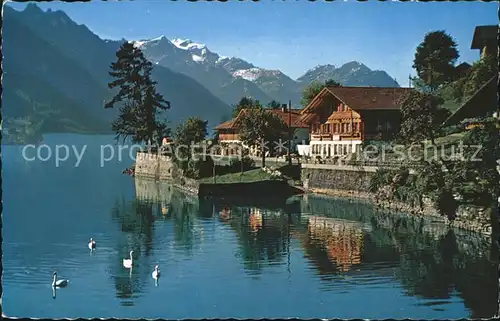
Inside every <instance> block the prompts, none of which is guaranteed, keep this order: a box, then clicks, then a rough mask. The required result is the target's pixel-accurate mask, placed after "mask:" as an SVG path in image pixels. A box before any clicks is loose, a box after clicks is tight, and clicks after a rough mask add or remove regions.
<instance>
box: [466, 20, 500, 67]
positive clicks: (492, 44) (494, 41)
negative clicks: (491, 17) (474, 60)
mask: <svg viewBox="0 0 500 321" xmlns="http://www.w3.org/2000/svg"><path fill="white" fill-rule="evenodd" d="M471 49H479V50H480V57H481V59H482V58H484V57H485V56H487V55H492V56H494V57H496V56H497V52H498V26H495V25H491V26H477V27H476V28H475V29H474V36H473V38H472V44H471Z"/></svg>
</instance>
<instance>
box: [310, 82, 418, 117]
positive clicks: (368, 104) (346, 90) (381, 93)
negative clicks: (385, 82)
mask: <svg viewBox="0 0 500 321" xmlns="http://www.w3.org/2000/svg"><path fill="white" fill-rule="evenodd" d="M410 90H413V89H411V88H399V87H398V88H396V87H394V88H389V87H324V88H323V89H322V90H321V91H320V93H319V94H318V95H316V97H314V99H313V100H312V101H311V102H310V103H309V104H308V105H307V106H306V107H305V108H304V109H303V110H302V113H305V112H307V111H310V110H312V109H314V108H315V107H317V106H319V105H321V103H322V101H323V99H324V98H325V97H327V96H328V95H333V96H335V97H336V98H337V99H338V100H340V101H341V102H342V103H344V104H346V105H347V106H349V108H351V109H353V110H387V109H389V110H390V109H400V107H399V106H398V105H397V104H396V102H397V101H398V100H399V98H400V97H401V96H402V95H403V94H405V93H407V92H408V91H410Z"/></svg>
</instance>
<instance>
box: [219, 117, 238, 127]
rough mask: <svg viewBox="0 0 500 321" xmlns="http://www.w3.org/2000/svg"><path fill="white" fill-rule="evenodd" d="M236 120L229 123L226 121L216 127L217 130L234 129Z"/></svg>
mask: <svg viewBox="0 0 500 321" xmlns="http://www.w3.org/2000/svg"><path fill="white" fill-rule="evenodd" d="M235 119H236V118H233V119H230V120H228V121H225V122H223V123H220V124H219V125H217V126H215V129H229V128H232V126H233V122H234V120H235Z"/></svg>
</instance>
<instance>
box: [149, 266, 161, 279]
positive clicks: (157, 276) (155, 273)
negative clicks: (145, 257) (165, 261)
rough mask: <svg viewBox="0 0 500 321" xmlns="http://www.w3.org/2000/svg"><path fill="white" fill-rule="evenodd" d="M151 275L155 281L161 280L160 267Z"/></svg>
mask: <svg viewBox="0 0 500 321" xmlns="http://www.w3.org/2000/svg"><path fill="white" fill-rule="evenodd" d="M151 275H152V276H153V279H155V280H158V279H159V278H160V268H159V267H158V265H156V266H155V270H154V271H153V273H151Z"/></svg>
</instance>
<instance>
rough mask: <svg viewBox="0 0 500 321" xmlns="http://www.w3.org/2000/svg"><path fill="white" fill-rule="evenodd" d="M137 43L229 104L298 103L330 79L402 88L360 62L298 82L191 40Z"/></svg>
mask: <svg viewBox="0 0 500 321" xmlns="http://www.w3.org/2000/svg"><path fill="white" fill-rule="evenodd" d="M135 43H136V45H137V46H138V47H140V48H141V49H142V50H143V51H144V52H145V54H146V56H147V57H148V59H150V60H151V61H153V62H154V63H156V64H159V65H161V66H164V67H167V68H170V69H172V70H175V71H177V72H179V73H183V74H186V75H188V76H190V77H192V78H194V79H196V80H198V81H199V82H200V83H201V84H203V85H204V86H205V87H207V88H208V89H209V90H210V91H211V92H212V93H213V94H215V95H216V96H218V97H219V98H221V99H222V100H224V101H225V102H226V103H228V104H234V103H236V102H237V101H238V100H239V98H240V97H242V96H252V97H253V98H255V99H258V100H260V101H261V102H263V103H267V102H269V101H270V100H277V101H281V102H287V101H288V100H292V101H294V102H295V103H298V102H299V101H300V96H301V92H302V90H303V89H304V87H306V86H307V85H309V84H310V83H311V82H312V81H321V82H324V81H325V80H328V79H333V80H335V81H337V82H340V83H341V84H343V85H345V86H374V87H399V84H398V83H397V82H396V81H395V80H394V79H393V78H391V77H390V76H389V75H388V74H387V73H386V72H385V71H381V70H371V69H370V68H368V67H367V66H366V65H364V64H362V63H360V62H357V61H351V62H348V63H346V64H344V65H342V66H341V67H339V68H336V67H335V66H334V65H330V64H326V65H319V66H317V67H315V68H313V69H311V70H308V71H306V73H305V74H304V75H302V76H301V77H299V78H298V79H296V80H294V79H292V78H290V77H288V76H287V75H286V74H284V73H283V72H281V71H280V70H270V69H264V68H259V67H257V66H255V65H253V64H252V63H250V62H247V61H245V60H243V59H241V58H237V57H231V58H229V57H225V56H221V55H219V54H218V53H215V52H212V51H211V50H210V49H209V48H208V47H207V46H206V45H204V44H200V43H196V42H194V41H192V40H189V39H179V38H175V39H172V40H169V39H168V38H167V37H165V36H160V37H157V38H154V39H151V40H147V39H146V40H140V41H135ZM229 90H231V92H230V91H229Z"/></svg>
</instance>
